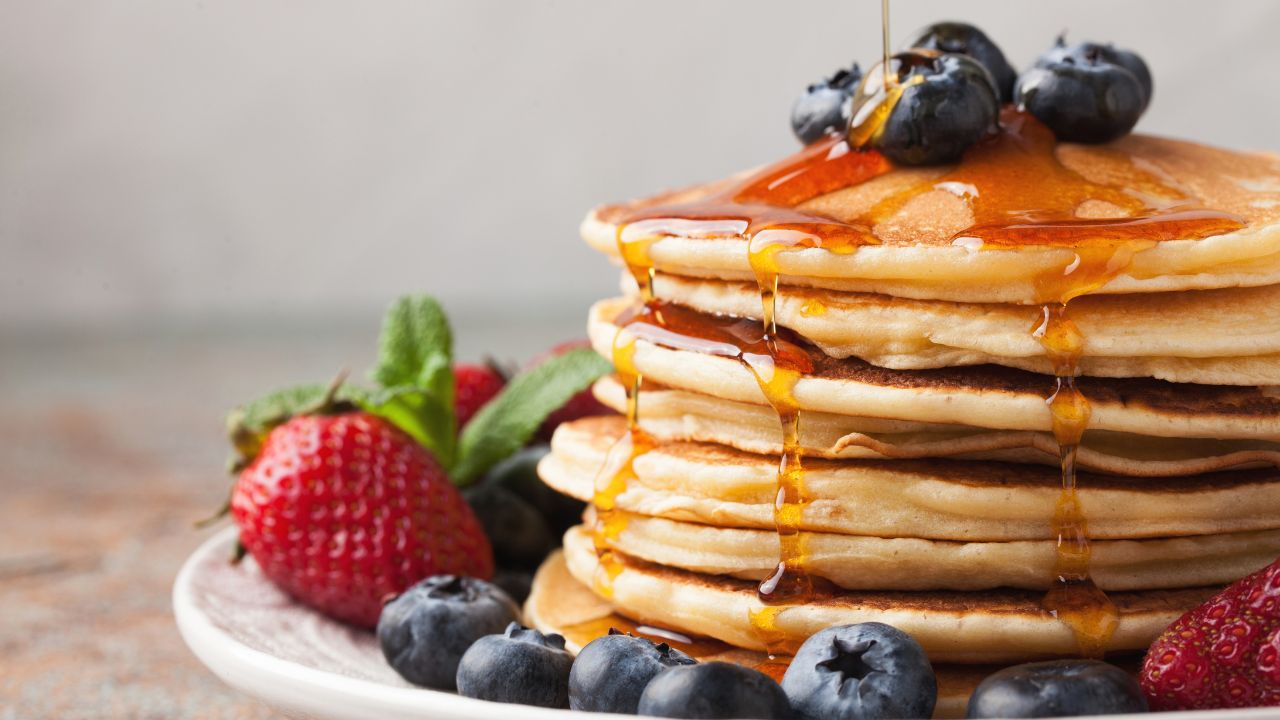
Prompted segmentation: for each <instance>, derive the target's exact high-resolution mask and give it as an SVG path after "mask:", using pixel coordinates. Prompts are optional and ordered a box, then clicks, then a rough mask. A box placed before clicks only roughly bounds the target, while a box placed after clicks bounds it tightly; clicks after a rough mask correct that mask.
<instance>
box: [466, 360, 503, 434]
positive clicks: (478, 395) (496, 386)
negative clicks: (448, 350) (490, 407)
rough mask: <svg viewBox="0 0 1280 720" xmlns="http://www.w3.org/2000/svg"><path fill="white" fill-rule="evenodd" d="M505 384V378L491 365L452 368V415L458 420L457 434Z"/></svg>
mask: <svg viewBox="0 0 1280 720" xmlns="http://www.w3.org/2000/svg"><path fill="white" fill-rule="evenodd" d="M506 384H507V378H506V376H505V375H504V374H503V373H502V372H501V371H500V370H499V368H497V367H496V366H495V365H494V364H493V363H486V364H484V365H466V364H462V363H458V364H457V365H454V366H453V387H454V391H453V393H454V409H453V412H454V415H455V416H456V417H457V418H458V432H462V426H464V425H466V424H467V421H469V420H470V419H471V418H472V416H474V415H475V414H476V413H477V412H479V410H480V408H482V407H484V405H485V403H488V402H489V401H490V400H492V399H493V398H494V396H496V395H497V394H498V393H500V392H502V388H503V386H504V385H506Z"/></svg>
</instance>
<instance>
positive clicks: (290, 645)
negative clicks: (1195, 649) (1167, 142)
mask: <svg viewBox="0 0 1280 720" xmlns="http://www.w3.org/2000/svg"><path fill="white" fill-rule="evenodd" d="M234 541H235V529H234V528H228V529H226V530H224V531H222V532H220V533H218V534H217V535H215V536H214V537H212V538H210V539H209V540H208V541H207V542H205V544H204V545H202V546H200V549H199V550H197V551H196V552H195V554H193V555H192V556H191V557H190V558H189V559H188V560H187V562H186V564H185V565H183V567H182V571H181V572H180V573H178V579H177V581H176V582H175V583H174V587H173V608H174V615H175V616H176V617H177V621H178V628H179V629H180V630H181V632H182V637H183V639H184V640H186V642H187V645H188V646H190V648H191V650H192V652H194V653H195V654H196V656H197V657H198V658H200V660H201V662H203V663H204V664H205V665H207V666H208V667H209V669H210V670H212V671H213V672H214V674H216V675H217V676H218V677H220V678H221V679H222V680H223V681H224V682H226V683H227V684H228V685H230V686H232V687H234V688H235V689H237V690H239V691H240V692H242V693H244V694H245V695H248V696H249V697H251V698H253V699H255V700H257V701H259V702H261V703H262V704H264V705H266V706H267V707H269V708H271V709H272V710H274V711H275V712H277V713H280V714H281V715H284V716H285V717H289V718H295V719H296V720H402V719H403V720H408V719H411V718H412V719H414V720H455V719H457V720H461V719H463V718H470V719H474V720H515V719H516V718H535V719H537V718H544V719H546V720H553V719H560V720H568V718H582V719H584V720H585V718H588V717H591V716H595V717H597V718H601V719H602V720H604V719H605V718H616V717H617V716H616V715H601V714H596V713H576V712H575V713H570V712H569V711H567V710H547V709H544V708H535V707H528V706H523V705H503V704H500V703H490V702H483V701H480V700H471V699H469V698H464V697H459V696H458V695H454V694H452V693H445V692H438V691H435V690H426V689H423V688H416V687H413V686H411V685H409V684H408V683H407V682H405V681H404V680H402V679H401V678H400V676H399V675H396V673H395V672H394V671H393V670H392V669H391V668H390V667H389V666H388V665H387V663H386V661H385V660H383V658H382V652H381V650H379V649H378V643H377V639H376V638H375V637H374V635H373V633H371V632H367V631H362V630H357V629H355V628H352V627H350V626H347V625H343V624H342V623H337V622H334V621H332V620H329V619H328V618H326V617H324V616H322V615H320V614H319V613H317V612H315V611H313V610H310V609H308V608H306V607H304V606H302V605H300V604H298V603H297V602H294V601H293V600H292V599H290V598H289V597H288V596H287V595H285V594H284V593H282V592H280V591H279V590H277V589H276V587H275V586H274V585H272V584H271V582H270V581H268V580H267V579H266V578H265V577H263V576H262V574H261V573H260V572H259V571H258V567H257V565H256V564H254V562H253V561H252V559H251V558H246V560H245V562H243V563H241V564H239V565H232V564H231V563H229V562H228V558H230V557H231V549H232V544H233V543H234ZM1173 716H1174V714H1165V715H1164V717H1173ZM1110 717H1112V718H1115V719H1116V720H1122V719H1123V718H1124V717H1126V716H1119V715H1116V716H1110ZM1176 717H1177V719H1178V720H1255V719H1256V720H1280V708H1267V709H1250V710H1219V711H1204V712H1188V713H1177V714H1176Z"/></svg>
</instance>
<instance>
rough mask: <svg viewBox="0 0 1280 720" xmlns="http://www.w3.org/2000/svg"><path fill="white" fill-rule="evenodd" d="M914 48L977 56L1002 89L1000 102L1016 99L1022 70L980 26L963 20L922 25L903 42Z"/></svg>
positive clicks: (907, 46)
mask: <svg viewBox="0 0 1280 720" xmlns="http://www.w3.org/2000/svg"><path fill="white" fill-rule="evenodd" d="M911 48H923V49H925V50H937V51H938V52H943V53H953V54H956V55H967V56H969V57H971V58H973V59H974V60H977V61H978V62H980V63H982V66H983V67H985V68H986V69H987V72H989V73H991V79H992V80H994V81H995V84H996V89H997V90H999V91H1000V102H1004V103H1007V102H1012V101H1013V81H1014V80H1016V79H1017V77H1018V74H1017V73H1016V72H1014V71H1013V67H1012V66H1010V65H1009V61H1008V60H1006V59H1005V58H1004V53H1003V52H1001V51H1000V47H999V46H998V45H996V44H995V43H994V42H992V41H991V38H989V37H987V34H986V33H984V32H982V31H981V30H979V29H978V28H976V27H974V26H972V25H970V24H968V23H962V22H940V23H934V24H932V25H930V26H929V27H926V28H921V29H920V30H919V31H917V32H916V33H915V34H914V35H912V36H911V37H910V38H908V39H907V41H906V42H905V43H903V44H902V49H903V50H908V49H911Z"/></svg>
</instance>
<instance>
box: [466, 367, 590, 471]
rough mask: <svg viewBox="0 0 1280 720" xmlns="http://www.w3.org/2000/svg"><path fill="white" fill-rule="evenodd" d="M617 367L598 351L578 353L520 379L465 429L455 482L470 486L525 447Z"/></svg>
mask: <svg viewBox="0 0 1280 720" xmlns="http://www.w3.org/2000/svg"><path fill="white" fill-rule="evenodd" d="M612 371H613V366H612V365H610V364H609V363H608V361H606V360H605V359H604V358H602V357H600V356H599V355H597V354H596V353H595V352H593V351H591V350H587V349H581V350H574V351H572V352H568V353H565V354H564V355H560V356H558V357H554V358H551V359H550V360H547V361H546V362H544V363H542V364H541V365H538V366H537V367H535V368H533V369H532V370H530V371H528V372H526V373H522V374H520V375H517V376H516V377H514V378H512V380H511V382H510V383H507V386H506V387H505V388H503V390H502V392H501V393H500V394H499V395H498V396H497V397H495V398H494V399H493V400H490V401H489V402H488V403H487V404H486V405H485V406H484V407H483V408H481V409H480V412H478V413H476V415H475V417H473V418H471V422H469V423H467V426H466V427H465V428H463V431H462V437H461V438H460V439H459V441H458V463H457V465H455V466H454V468H453V470H452V471H451V472H450V477H452V478H453V482H454V484H456V485H459V486H465V485H469V484H470V483H471V482H472V481H474V480H475V479H476V478H478V477H480V476H481V475H483V474H484V473H485V471H487V470H488V469H489V468H491V467H493V465H494V464H496V463H497V462H499V461H500V460H503V459H505V458H507V457H508V456H510V455H511V454H512V453H514V452H515V451H516V450H519V449H520V448H522V447H524V446H525V444H527V443H528V442H529V439H530V438H532V437H533V434H534V433H535V432H537V430H538V426H540V425H542V421H543V420H546V419H547V416H548V415H550V414H551V413H553V412H555V411H556V410H558V409H559V408H560V407H561V406H563V405H564V404H565V403H566V402H568V401H569V398H572V397H573V396H574V395H576V394H577V393H579V392H581V391H582V390H585V389H586V388H587V387H588V386H589V385H591V383H593V382H595V380H596V378H598V377H600V376H601V375H604V374H605V373H608V372H612Z"/></svg>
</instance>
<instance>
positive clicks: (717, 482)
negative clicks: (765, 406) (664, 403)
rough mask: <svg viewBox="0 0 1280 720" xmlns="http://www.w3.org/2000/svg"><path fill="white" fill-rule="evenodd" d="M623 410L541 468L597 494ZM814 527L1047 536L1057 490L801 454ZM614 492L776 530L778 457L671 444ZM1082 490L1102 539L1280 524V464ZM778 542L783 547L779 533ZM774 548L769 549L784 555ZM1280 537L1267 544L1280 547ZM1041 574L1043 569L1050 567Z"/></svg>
mask: <svg viewBox="0 0 1280 720" xmlns="http://www.w3.org/2000/svg"><path fill="white" fill-rule="evenodd" d="M624 428H625V421H624V420H623V419H622V418H618V417H596V418H584V419H582V420H577V421H574V422H569V423H564V424H562V425H560V427H559V428H558V429H557V430H556V433H555V435H554V437H553V438H552V440H551V453H550V454H549V455H547V456H546V457H544V458H543V460H542V462H541V463H540V464H539V466H538V474H539V475H540V476H541V477H542V479H543V481H544V482H546V483H547V484H548V485H550V486H551V487H552V488H554V489H556V490H558V491H560V492H562V493H564V494H566V495H570V496H572V497H576V498H578V499H580V500H584V501H588V502H589V501H590V500H591V499H592V494H593V490H594V484H595V479H596V475H597V473H598V472H599V471H600V468H601V467H602V466H603V465H604V460H605V454H606V452H607V451H608V449H609V447H610V445H612V443H613V442H614V440H616V439H617V438H618V437H619V436H620V435H621V434H622V432H623V430H624ZM804 467H805V478H804V486H805V493H806V495H807V496H808V499H809V503H808V504H807V506H806V507H805V509H804V511H803V513H802V514H801V517H800V522H799V527H800V528H801V529H803V530H806V531H810V532H822V533H841V534H846V535H866V536H874V537H881V538H932V539H936V540H952V541H968V542H974V541H981V542H1009V541H1050V540H1053V539H1054V538H1056V537H1057V535H1056V534H1055V533H1054V532H1053V530H1052V528H1051V526H1050V523H1049V518H1050V517H1052V515H1053V511H1054V508H1055V504H1056V502H1057V500H1058V496H1059V494H1060V492H1061V488H1062V480H1061V475H1060V474H1059V473H1058V472H1057V471H1056V470H1053V469H1050V468H1047V467H1037V466H1026V465H1014V464H1010V463H999V462H966V461H958V460H891V461H885V460H843V461H831V460H822V459H816V458H815V459H809V458H806V459H805V461H804ZM632 468H633V469H634V471H635V477H634V478H632V479H629V480H628V482H627V485H626V488H625V490H623V491H622V492H621V493H619V494H618V495H617V496H616V497H615V498H614V500H615V502H616V503H617V505H618V507H619V508H620V509H621V510H624V511H626V512H629V513H635V514H640V515H650V516H654V517H660V518H667V519H670V520H680V521H685V522H690V523H701V524H704V525H709V526H715V527H729V528H754V529H757V530H768V531H772V530H773V529H774V517H773V511H774V499H775V497H776V495H777V475H778V458H777V457H776V456H765V455H756V454H753V453H744V452H741V451H739V450H734V449H731V448H728V447H725V446H722V445H714V444H710V443H688V442H674V443H664V444H661V445H659V446H658V447H657V448H656V449H654V450H652V451H650V452H648V453H645V454H643V455H640V456H638V457H636V458H635V460H634V461H633V463H632ZM1077 484H1078V486H1079V490H1078V495H1079V499H1080V503H1081V507H1082V508H1083V510H1084V514H1085V516H1086V517H1088V518H1089V533H1090V535H1091V536H1092V537H1093V538H1094V539H1096V540H1122V539H1138V538H1167V537H1181V536H1193V535H1217V534H1222V533H1249V532H1255V531H1265V530H1276V529H1280V473H1278V472H1277V471H1276V470H1275V469H1274V468H1267V469H1265V470H1243V471H1236V472H1229V473H1213V474H1209V475H1200V476H1194V477H1177V478H1160V479H1148V480H1142V479H1135V478H1127V477H1117V476H1109V475H1094V474H1090V473H1080V475H1079V479H1078V483H1077ZM774 542H775V547H776V540H775V541H774ZM776 555H777V553H776V550H775V551H774V559H775V561H776ZM1277 555H1280V549H1277V550H1275V551H1274V552H1272V553H1271V558H1272V559H1274V558H1275V557H1276V556H1277ZM1045 577H1046V578H1047V577H1048V575H1047V573H1046V576H1045Z"/></svg>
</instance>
